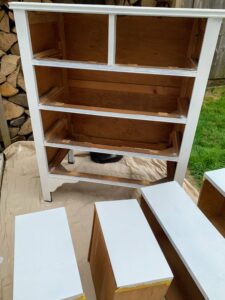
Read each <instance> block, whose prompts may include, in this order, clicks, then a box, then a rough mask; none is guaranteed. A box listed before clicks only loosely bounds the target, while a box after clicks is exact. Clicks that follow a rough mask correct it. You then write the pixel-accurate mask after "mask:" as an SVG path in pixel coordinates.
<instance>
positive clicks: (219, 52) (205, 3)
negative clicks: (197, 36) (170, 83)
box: [176, 0, 225, 79]
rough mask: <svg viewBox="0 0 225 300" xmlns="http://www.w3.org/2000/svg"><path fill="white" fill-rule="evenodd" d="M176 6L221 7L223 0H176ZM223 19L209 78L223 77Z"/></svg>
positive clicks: (224, 60) (224, 35) (224, 69)
mask: <svg viewBox="0 0 225 300" xmlns="http://www.w3.org/2000/svg"><path fill="white" fill-rule="evenodd" d="M176 7H193V8H223V9H225V1H224V0H176ZM224 66H225V21H223V24H222V27H221V31H220V35H219V39H218V43H217V47H216V52H215V55H214V59H213V63H212V68H211V72H210V79H225V68H224Z"/></svg>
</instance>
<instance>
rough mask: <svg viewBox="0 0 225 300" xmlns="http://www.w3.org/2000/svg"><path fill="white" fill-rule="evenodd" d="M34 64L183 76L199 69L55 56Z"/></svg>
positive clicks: (35, 60)
mask: <svg viewBox="0 0 225 300" xmlns="http://www.w3.org/2000/svg"><path fill="white" fill-rule="evenodd" d="M39 55H41V54H39ZM32 64H33V66H45V67H58V68H69V69H79V70H92V71H106V72H122V73H136V74H152V75H168V76H181V77H196V76H197V69H193V68H175V67H168V68H166V67H165V68H164V67H141V66H131V65H119V64H115V65H108V64H100V63H95V62H83V61H73V60H65V59H64V60H63V59H53V58H51V59H50V58H40V59H35V58H34V59H33V60H32Z"/></svg>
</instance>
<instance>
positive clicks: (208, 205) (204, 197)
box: [198, 179, 225, 237]
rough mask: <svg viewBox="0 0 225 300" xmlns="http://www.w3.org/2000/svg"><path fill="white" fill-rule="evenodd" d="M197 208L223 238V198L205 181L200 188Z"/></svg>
mask: <svg viewBox="0 0 225 300" xmlns="http://www.w3.org/2000/svg"><path fill="white" fill-rule="evenodd" d="M198 207H199V208H200V209H201V211H202V212H203V213H204V214H205V215H206V217H207V218H208V219H209V220H210V222H212V224H213V225H214V226H215V227H216V228H217V229H218V230H219V232H220V233H221V234H222V235H223V236H224V237H225V197H224V196H223V195H222V194H221V193H220V192H219V191H218V190H217V189H216V188H215V187H214V186H213V185H212V184H211V183H210V182H209V181H208V180H207V179H205V180H204V182H203V184H202V187H201V191H200V195H199V200H198Z"/></svg>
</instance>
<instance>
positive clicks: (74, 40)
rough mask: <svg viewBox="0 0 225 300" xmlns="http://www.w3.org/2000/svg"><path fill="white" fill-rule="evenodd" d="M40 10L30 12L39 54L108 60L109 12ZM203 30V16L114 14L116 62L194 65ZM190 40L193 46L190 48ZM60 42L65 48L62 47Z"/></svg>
mask: <svg viewBox="0 0 225 300" xmlns="http://www.w3.org/2000/svg"><path fill="white" fill-rule="evenodd" d="M43 15H44V13H36V12H32V13H29V21H30V28H31V40H32V46H33V52H34V54H35V55H36V57H37V58H43V57H53V58H55V57H57V58H62V56H64V59H68V60H76V61H88V62H99V63H107V55H108V45H107V43H108V16H107V15H95V14H94V15H90V14H70V13H67V14H66V13H65V14H60V13H45V15H46V18H45V17H44V16H43ZM60 15H61V16H62V19H63V22H64V26H65V28H66V30H65V34H64V36H63V37H62V35H60V34H59V31H60V29H59V22H58V20H59V18H60ZM204 31H205V20H202V19H194V18H179V17H177V18H176V17H173V18H170V17H143V16H142V17H140V16H118V17H117V35H116V36H117V44H116V63H117V64H129V65H142V66H155V67H166V68H170V67H177V68H196V64H197V62H198V58H199V54H200V49H201V45H202V39H203V34H204ZM81 33H82V34H81ZM62 39H64V40H62ZM137 40H138V41H139V42H138V43H137V42H136V41H137ZM193 41H194V42H195V43H194V45H195V46H194V48H193V47H192V49H191V50H190V47H189V46H190V44H193ZM63 43H64V44H65V48H66V51H62V49H63V46H62V45H63ZM49 50H50V51H49ZM48 51H49V52H48ZM42 52H44V53H42ZM63 52H64V53H63Z"/></svg>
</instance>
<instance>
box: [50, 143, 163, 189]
mask: <svg viewBox="0 0 225 300" xmlns="http://www.w3.org/2000/svg"><path fill="white" fill-rule="evenodd" d="M47 153H48V165H49V174H50V176H51V177H53V178H57V177H69V178H70V179H71V178H75V179H78V180H79V181H87V182H95V183H103V184H110V185H117V186H126V187H131V188H140V187H144V186H149V185H152V184H155V183H162V182H165V181H166V178H162V179H160V180H158V181H156V182H151V181H150V180H140V179H132V178H122V177H118V176H109V175H100V174H93V173H88V172H87V173H86V172H80V171H78V170H75V169H74V170H67V169H66V168H65V167H64V166H63V165H62V161H63V159H64V158H65V156H66V155H67V153H68V150H67V149H57V148H49V147H47Z"/></svg>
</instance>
